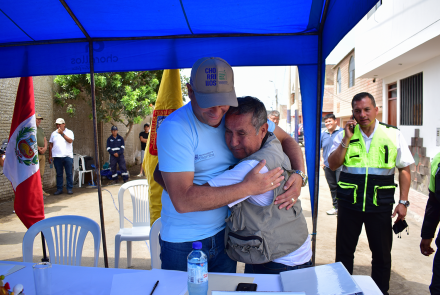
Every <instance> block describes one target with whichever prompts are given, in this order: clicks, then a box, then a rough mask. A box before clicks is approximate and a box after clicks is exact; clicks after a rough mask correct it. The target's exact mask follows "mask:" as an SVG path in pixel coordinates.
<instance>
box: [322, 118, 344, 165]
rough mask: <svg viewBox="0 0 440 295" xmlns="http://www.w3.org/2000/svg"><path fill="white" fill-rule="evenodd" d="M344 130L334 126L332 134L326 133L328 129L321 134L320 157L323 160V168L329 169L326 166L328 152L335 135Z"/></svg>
mask: <svg viewBox="0 0 440 295" xmlns="http://www.w3.org/2000/svg"><path fill="white" fill-rule="evenodd" d="M343 130H344V129H342V128H340V127H339V126H336V129H335V131H333V133H332V134H330V132H329V131H328V129H325V130H324V131H322V132H321V148H322V157H323V158H324V165H325V167H327V168H329V166H328V155H329V152H330V149H331V147H332V145H333V139H334V138H335V137H336V135H338V134H339V132H341V131H343Z"/></svg>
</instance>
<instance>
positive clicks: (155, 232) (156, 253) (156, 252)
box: [150, 217, 162, 269]
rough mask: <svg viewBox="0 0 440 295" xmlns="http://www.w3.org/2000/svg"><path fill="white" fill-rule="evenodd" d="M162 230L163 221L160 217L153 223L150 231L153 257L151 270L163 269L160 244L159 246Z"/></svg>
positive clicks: (151, 254)
mask: <svg viewBox="0 0 440 295" xmlns="http://www.w3.org/2000/svg"><path fill="white" fill-rule="evenodd" d="M161 228H162V221H161V220H160V217H159V218H158V219H157V220H156V221H155V222H154V223H153V226H152V227H151V230H150V257H151V268H152V269H153V268H156V269H161V268H162V261H161V260H160V244H159V233H160V229H161Z"/></svg>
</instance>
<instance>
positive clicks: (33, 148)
mask: <svg viewBox="0 0 440 295" xmlns="http://www.w3.org/2000/svg"><path fill="white" fill-rule="evenodd" d="M3 173H4V174H5V176H6V177H7V178H8V179H9V181H10V182H11V184H12V187H13V188H14V191H15V201H14V209H15V213H16V214H17V216H18V218H20V220H21V222H23V224H24V225H25V226H26V227H27V228H29V227H31V226H32V225H33V224H34V223H36V222H38V221H40V220H42V219H44V202H43V188H42V186H41V178H40V167H39V164H38V148H37V125H36V123H35V100H34V85H33V83H32V77H22V78H20V84H19V85H18V91H17V99H16V100H15V108H14V115H13V117H12V123H11V132H10V134H9V142H8V147H7V149H6V158H5V164H4V167H3Z"/></svg>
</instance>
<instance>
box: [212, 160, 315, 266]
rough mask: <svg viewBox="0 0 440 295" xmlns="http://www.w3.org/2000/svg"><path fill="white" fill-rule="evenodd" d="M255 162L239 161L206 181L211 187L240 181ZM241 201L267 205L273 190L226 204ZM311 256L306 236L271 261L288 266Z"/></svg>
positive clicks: (307, 259) (255, 164) (270, 201)
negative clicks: (287, 251)
mask: <svg viewBox="0 0 440 295" xmlns="http://www.w3.org/2000/svg"><path fill="white" fill-rule="evenodd" d="M257 164H258V161H255V160H249V161H243V162H241V163H239V164H238V165H237V166H235V167H234V168H233V169H231V170H226V171H225V172H223V173H222V174H220V175H218V176H216V177H214V178H213V179H211V180H210V181H208V183H209V185H210V186H212V187H219V186H227V185H233V184H236V183H239V182H242V181H243V179H244V177H245V176H246V174H248V172H249V171H251V170H252V169H253V168H255V166H257ZM266 172H268V169H267V167H266V166H264V167H263V168H262V169H261V170H260V173H266ZM243 201H246V202H250V203H252V204H254V205H258V206H267V205H269V204H271V203H272V201H273V190H272V191H268V192H266V193H264V194H261V195H256V196H252V195H251V196H247V197H245V198H243V199H240V200H238V201H235V202H233V203H231V204H229V205H228V206H229V207H232V206H234V205H235V204H238V203H240V202H243ZM282 210H285V209H282ZM311 257H312V249H311V244H310V238H309V237H307V240H306V241H305V242H304V244H302V246H301V247H299V248H298V249H297V250H295V251H293V252H292V253H290V254H287V255H286V256H283V257H280V258H277V259H275V260H273V262H276V263H282V264H284V265H288V266H295V265H301V264H304V263H306V262H308V261H309V260H310V258H311Z"/></svg>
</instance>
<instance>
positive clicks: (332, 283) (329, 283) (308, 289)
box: [280, 262, 362, 295]
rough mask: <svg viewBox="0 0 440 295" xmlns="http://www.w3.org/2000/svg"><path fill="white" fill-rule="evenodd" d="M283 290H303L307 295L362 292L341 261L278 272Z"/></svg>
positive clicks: (348, 294) (342, 294) (343, 294)
mask: <svg viewBox="0 0 440 295" xmlns="http://www.w3.org/2000/svg"><path fill="white" fill-rule="evenodd" d="M280 276H281V283H282V285H283V290H284V291H294V292H295V291H296V292H305V293H306V294H307V295H327V294H340V295H350V294H356V293H360V292H362V290H361V288H359V286H358V285H357V284H356V282H355V281H354V280H353V278H352V277H351V276H350V274H349V273H348V271H347V269H346V268H345V267H344V265H342V263H340V262H337V263H332V264H327V265H320V266H316V267H309V268H303V269H297V270H291V271H285V272H282V273H280Z"/></svg>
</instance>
